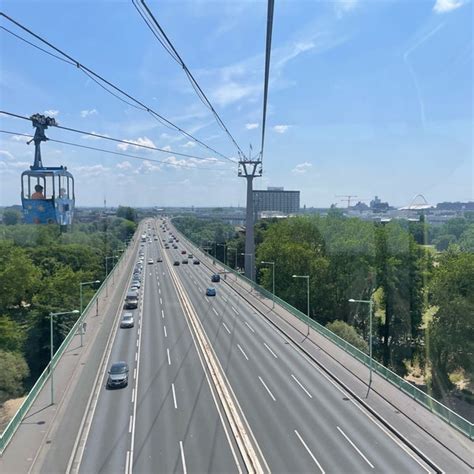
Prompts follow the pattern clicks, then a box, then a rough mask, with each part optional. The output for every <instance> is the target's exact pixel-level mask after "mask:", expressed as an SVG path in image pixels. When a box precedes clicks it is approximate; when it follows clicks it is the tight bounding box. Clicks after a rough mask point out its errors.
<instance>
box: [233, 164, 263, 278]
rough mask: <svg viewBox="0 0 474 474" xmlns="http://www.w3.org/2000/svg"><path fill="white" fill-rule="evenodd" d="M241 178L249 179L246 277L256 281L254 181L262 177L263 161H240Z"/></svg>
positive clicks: (246, 218)
mask: <svg viewBox="0 0 474 474" xmlns="http://www.w3.org/2000/svg"><path fill="white" fill-rule="evenodd" d="M238 175H239V177H241V178H246V179H247V208H246V215H245V276H246V277H247V278H248V279H250V280H252V281H255V239H254V229H253V225H254V215H253V179H254V178H261V177H262V161H261V160H260V159H259V160H252V158H251V157H249V158H248V159H247V158H245V157H244V158H241V160H240V161H239V172H238Z"/></svg>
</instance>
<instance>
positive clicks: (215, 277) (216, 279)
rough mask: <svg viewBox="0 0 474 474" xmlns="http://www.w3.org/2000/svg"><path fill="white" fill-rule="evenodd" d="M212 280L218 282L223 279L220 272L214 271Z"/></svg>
mask: <svg viewBox="0 0 474 474" xmlns="http://www.w3.org/2000/svg"><path fill="white" fill-rule="evenodd" d="M211 281H212V282H213V283H217V282H219V281H221V276H220V275H219V274H218V273H214V275H212V276H211Z"/></svg>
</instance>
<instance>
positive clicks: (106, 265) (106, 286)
mask: <svg viewBox="0 0 474 474" xmlns="http://www.w3.org/2000/svg"><path fill="white" fill-rule="evenodd" d="M115 257H116V255H110V256H108V257H107V256H106V257H105V279H106V283H105V296H106V297H107V296H109V283H108V281H107V275H108V274H109V267H108V261H109V258H115ZM114 283H115V281H114Z"/></svg>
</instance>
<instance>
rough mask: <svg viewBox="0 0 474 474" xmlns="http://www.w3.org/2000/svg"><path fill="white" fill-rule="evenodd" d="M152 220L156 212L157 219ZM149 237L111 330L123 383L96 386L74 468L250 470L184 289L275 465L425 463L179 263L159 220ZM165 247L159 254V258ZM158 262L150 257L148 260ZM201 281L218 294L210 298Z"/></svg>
mask: <svg viewBox="0 0 474 474" xmlns="http://www.w3.org/2000/svg"><path fill="white" fill-rule="evenodd" d="M158 222H159V221H158ZM154 233H156V235H157V236H158V237H159V239H158V240H157V241H155V240H153V241H152V242H151V243H150V242H147V243H146V244H145V245H144V249H145V255H144V257H145V258H144V269H143V282H142V288H141V291H140V304H139V307H138V309H137V310H135V327H134V328H133V329H119V328H118V329H117V332H116V335H115V340H114V343H113V346H112V350H111V354H110V357H109V363H108V364H107V366H108V367H109V366H110V364H111V363H112V362H115V361H118V360H124V361H126V362H127V363H128V364H129V366H130V379H129V385H128V387H126V388H123V389H116V390H106V389H105V382H106V374H104V377H103V379H102V381H101V383H102V386H103V389H102V390H101V392H100V396H99V398H98V400H97V405H96V407H95V411H94V417H93V420H92V425H91V428H90V431H89V433H88V436H87V442H86V445H85V448H84V452H83V455H82V462H81V465H80V472H84V473H89V472H128V473H131V472H132V471H135V472H215V473H222V472H245V471H246V470H247V469H246V467H245V464H244V463H243V462H242V458H241V453H239V450H238V446H237V444H236V443H235V441H234V438H233V436H232V430H231V428H230V427H229V424H228V420H227V419H226V417H225V414H224V410H223V409H222V406H221V403H220V401H219V399H218V397H217V396H216V393H215V390H214V389H213V388H212V383H210V382H209V374H208V372H209V371H208V369H207V368H206V366H205V364H204V363H203V361H202V359H203V358H202V355H201V354H200V351H198V349H197V348H196V344H195V342H194V338H195V335H194V334H193V331H192V329H191V327H190V325H189V322H188V319H187V316H186V314H185V312H184V311H183V307H182V304H181V302H180V299H179V298H178V291H177V288H176V284H175V283H176V281H175V280H176V279H177V280H178V281H179V282H180V286H181V287H182V288H183V289H184V293H185V298H186V300H187V302H188V304H189V305H190V306H191V307H192V308H194V311H195V313H196V315H197V317H198V318H199V321H200V323H201V325H202V328H203V329H204V332H205V334H206V336H207V338H208V340H209V342H210V345H211V346H212V348H213V351H214V353H215V356H216V357H217V359H218V361H219V364H220V366H221V368H222V371H223V373H224V374H225V378H226V380H227V382H228V384H229V387H230V389H231V391H232V392H233V395H234V399H235V403H236V404H237V405H238V407H239V408H240V412H241V414H242V418H243V420H244V422H245V427H246V429H248V431H249V433H250V435H251V439H252V440H253V443H254V445H255V450H256V452H258V454H259V457H260V459H261V466H262V469H263V470H264V471H272V472H281V473H286V472H301V473H306V472H321V473H324V472H387V473H390V472H393V473H395V472H410V473H415V472H432V470H431V469H430V468H428V466H426V465H425V464H424V462H422V461H421V460H420V459H419V458H417V457H416V456H415V455H414V454H413V453H412V452H411V451H410V450H409V449H408V448H406V447H405V446H404V445H402V444H401V442H400V441H398V440H397V439H396V438H394V436H393V435H392V434H390V433H389V432H388V431H387V430H386V429H385V428H384V427H383V426H381V425H380V423H379V422H378V421H376V420H375V419H373V418H372V416H370V415H369V414H368V413H366V412H365V411H364V410H363V409H362V408H361V407H360V406H359V405H358V403H357V402H356V401H354V400H351V398H350V397H349V396H348V395H347V394H346V393H344V391H343V390H342V389H341V388H340V387H339V386H337V385H336V384H335V383H334V382H333V381H332V380H331V379H329V377H328V376H327V375H326V374H324V373H323V372H322V371H321V370H320V369H319V368H318V367H317V366H315V365H314V364H313V363H312V362H311V361H310V360H309V359H308V358H307V357H305V356H304V355H303V354H302V353H301V352H300V350H298V348H296V347H295V346H294V345H293V344H292V343H291V342H290V341H289V340H287V339H286V338H285V337H284V336H283V335H282V334H281V333H280V332H278V331H277V330H276V329H275V328H274V327H273V326H271V325H270V324H269V323H268V322H267V321H266V320H265V319H264V318H262V317H261V316H260V315H258V314H256V312H255V310H254V309H253V307H252V306H250V305H249V304H248V303H247V302H245V301H243V300H242V298H240V297H239V296H238V295H237V294H236V293H235V292H234V291H233V290H232V289H231V288H230V287H229V285H228V284H227V283H226V282H224V281H222V280H221V282H220V283H211V281H210V277H211V274H212V273H211V271H210V270H209V269H208V268H206V266H204V265H194V264H193V263H192V259H188V260H189V263H188V264H187V265H183V264H180V265H179V266H174V265H173V262H174V261H175V260H177V261H179V262H181V261H182V260H183V257H184V258H185V257H187V254H186V255H183V254H182V253H181V251H182V250H186V251H192V250H191V249H187V248H185V247H184V246H183V244H182V243H181V242H179V243H178V244H177V245H178V249H173V248H170V249H165V248H164V243H163V239H164V238H165V239H166V241H168V236H169V233H166V234H165V233H164V232H163V231H162V230H161V229H160V227H159V225H158V224H157V223H156V222H154V223H153V224H152V227H151V232H150V235H153V234H154ZM158 257H161V258H162V259H163V261H162V262H157V258H158ZM150 258H151V259H153V262H154V263H153V264H152V265H148V264H147V262H148V260H149V259H150ZM208 286H214V287H215V288H216V289H217V295H216V296H215V297H207V296H205V290H206V288H207V287H208Z"/></svg>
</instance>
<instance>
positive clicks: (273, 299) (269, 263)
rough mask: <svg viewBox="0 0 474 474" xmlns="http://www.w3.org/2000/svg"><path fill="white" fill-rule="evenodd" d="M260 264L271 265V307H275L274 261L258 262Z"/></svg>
mask: <svg viewBox="0 0 474 474" xmlns="http://www.w3.org/2000/svg"><path fill="white" fill-rule="evenodd" d="M260 263H261V264H262V265H271V266H272V288H273V291H272V293H273V298H272V309H273V308H275V262H263V261H262V262H260Z"/></svg>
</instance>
